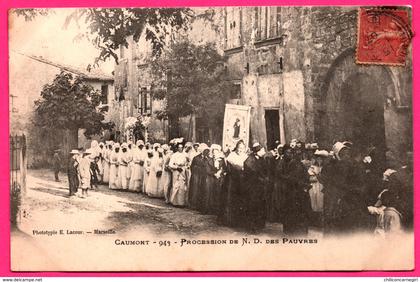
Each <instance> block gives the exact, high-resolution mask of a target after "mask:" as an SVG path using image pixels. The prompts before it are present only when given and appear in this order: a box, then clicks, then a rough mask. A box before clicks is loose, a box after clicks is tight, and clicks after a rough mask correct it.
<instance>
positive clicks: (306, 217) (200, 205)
mask: <svg viewBox="0 0 420 282" xmlns="http://www.w3.org/2000/svg"><path fill="white" fill-rule="evenodd" d="M276 143H277V146H276V148H273V149H272V150H269V151H266V149H265V148H264V147H263V146H261V145H260V144H259V143H254V144H253V145H252V146H251V148H248V147H247V146H246V145H245V143H244V141H242V140H239V141H238V142H237V143H236V145H235V147H234V148H232V150H229V149H228V150H222V147H221V146H220V145H218V144H212V145H211V146H208V145H207V144H205V143H192V142H186V141H184V138H175V139H172V140H171V141H170V142H169V144H162V145H161V144H159V143H154V144H151V143H148V142H146V143H145V142H144V141H143V140H138V141H137V142H135V143H134V142H130V141H129V142H123V143H122V144H120V143H118V142H114V141H105V142H100V143H98V142H97V141H95V140H94V141H92V143H91V147H90V148H88V149H86V150H83V148H79V149H78V150H76V149H74V150H72V151H71V152H70V155H71V156H70V158H69V161H68V166H67V174H68V181H69V195H70V196H76V195H77V196H79V197H82V198H85V197H88V191H90V190H94V191H95V190H97V189H98V185H103V186H101V187H106V188H105V189H111V190H118V191H126V192H132V193H142V194H144V195H147V196H148V197H151V198H160V199H162V201H165V203H166V204H168V205H172V206H175V207H179V208H188V209H192V210H196V211H198V212H200V213H202V214H211V215H215V216H217V222H218V224H221V225H225V226H229V227H232V228H239V229H243V230H246V231H249V232H252V233H256V232H259V231H260V230H262V229H264V227H265V224H266V222H278V223H281V224H282V225H283V232H284V233H285V234H287V235H305V234H307V233H308V228H309V226H316V227H319V228H321V229H322V230H323V232H324V233H325V234H337V233H338V234H340V233H341V234H345V233H348V232H372V233H374V234H377V235H380V236H384V235H385V234H387V233H395V232H397V233H398V232H402V231H403V230H409V229H410V228H412V225H411V224H410V222H412V213H413V206H412V198H411V197H412V196H411V195H412V191H413V190H412V189H413V187H412V185H413V184H412V182H410V181H409V179H411V177H410V176H409V174H410V171H411V165H412V164H409V163H408V164H407V165H405V166H403V167H401V168H399V169H397V170H394V169H389V168H388V169H385V170H383V169H382V168H381V167H380V164H379V163H378V160H377V159H376V158H375V148H369V150H367V151H366V150H362V149H361V148H357V145H353V143H352V142H348V141H345V142H336V143H335V144H334V145H333V146H332V148H331V151H328V150H325V149H321V148H319V146H318V144H317V143H306V144H305V143H304V142H301V141H299V140H296V139H294V140H292V141H291V142H290V143H289V144H279V142H276ZM366 153H367V154H366ZM410 203H411V205H410Z"/></svg>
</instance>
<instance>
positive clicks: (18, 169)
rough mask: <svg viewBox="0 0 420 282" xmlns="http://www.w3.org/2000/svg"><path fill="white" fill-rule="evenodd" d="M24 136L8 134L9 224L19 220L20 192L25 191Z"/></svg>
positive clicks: (23, 192)
mask: <svg viewBox="0 0 420 282" xmlns="http://www.w3.org/2000/svg"><path fill="white" fill-rule="evenodd" d="M26 170H27V162H26V137H25V135H20V136H19V135H14V136H10V209H11V210H10V211H11V218H10V220H11V224H12V225H13V226H16V224H17V222H18V221H19V220H20V205H21V201H22V194H25V193H26Z"/></svg>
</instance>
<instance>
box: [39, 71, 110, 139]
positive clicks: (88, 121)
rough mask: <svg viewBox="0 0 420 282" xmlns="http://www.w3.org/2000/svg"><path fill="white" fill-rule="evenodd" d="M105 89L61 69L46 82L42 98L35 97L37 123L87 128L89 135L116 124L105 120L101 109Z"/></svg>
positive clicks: (40, 124) (63, 127)
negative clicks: (100, 89) (102, 93)
mask: <svg viewBox="0 0 420 282" xmlns="http://www.w3.org/2000/svg"><path fill="white" fill-rule="evenodd" d="M100 101H101V93H100V92H99V91H97V90H94V89H93V88H92V86H90V85H88V84H85V83H84V82H83V79H82V78H80V77H75V78H74V77H73V75H72V74H71V73H67V72H61V73H60V74H58V75H57V76H56V77H55V78H54V80H53V82H52V83H50V84H46V85H44V87H43V89H42V91H41V99H39V100H37V101H35V124H36V125H38V126H41V127H43V128H47V129H70V130H77V129H81V128H83V129H86V131H85V135H86V137H90V136H91V135H93V134H99V133H101V131H102V130H103V129H109V128H111V127H112V124H111V123H107V122H104V118H105V117H104V113H103V111H104V110H103V109H102V110H101V109H99V108H98V106H99V105H100Z"/></svg>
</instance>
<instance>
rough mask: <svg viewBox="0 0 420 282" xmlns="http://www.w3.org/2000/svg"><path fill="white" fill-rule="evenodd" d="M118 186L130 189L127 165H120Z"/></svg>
mask: <svg viewBox="0 0 420 282" xmlns="http://www.w3.org/2000/svg"><path fill="white" fill-rule="evenodd" d="M118 184H119V186H118V188H120V189H123V190H126V189H128V181H127V166H124V165H120V166H119V171H118Z"/></svg>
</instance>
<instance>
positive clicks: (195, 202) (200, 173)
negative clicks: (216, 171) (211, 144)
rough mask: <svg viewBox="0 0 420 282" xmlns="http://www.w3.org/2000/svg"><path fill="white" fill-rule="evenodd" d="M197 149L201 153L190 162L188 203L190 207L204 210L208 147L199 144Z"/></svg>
mask: <svg viewBox="0 0 420 282" xmlns="http://www.w3.org/2000/svg"><path fill="white" fill-rule="evenodd" d="M199 150H200V151H201V153H200V154H198V155H197V156H195V157H194V158H193V160H192V162H191V179H190V184H189V190H188V203H189V207H190V208H191V209H193V210H200V211H201V212H205V207H203V203H204V198H205V197H206V193H205V185H206V163H207V162H208V154H209V148H208V147H207V145H206V144H200V148H199Z"/></svg>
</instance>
